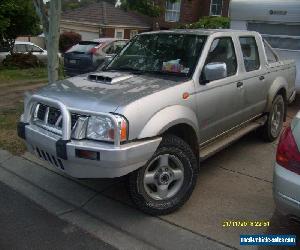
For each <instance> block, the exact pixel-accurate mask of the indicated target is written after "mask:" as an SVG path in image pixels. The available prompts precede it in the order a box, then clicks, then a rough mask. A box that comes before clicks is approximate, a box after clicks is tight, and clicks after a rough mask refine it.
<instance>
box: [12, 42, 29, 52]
mask: <svg viewBox="0 0 300 250" xmlns="http://www.w3.org/2000/svg"><path fill="white" fill-rule="evenodd" d="M26 51H27V50H26V45H25V44H16V45H15V47H14V52H16V53H25V52H26Z"/></svg>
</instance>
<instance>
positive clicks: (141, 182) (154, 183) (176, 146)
mask: <svg viewBox="0 0 300 250" xmlns="http://www.w3.org/2000/svg"><path fill="white" fill-rule="evenodd" d="M197 176H198V164H197V159H196V157H195V155H194V153H193V151H192V150H191V148H190V146H189V145H188V144H187V143H186V142H185V141H183V140H182V139H180V138H178V137H176V136H173V135H167V136H165V137H164V138H163V140H162V142H161V144H160V146H159V147H158V149H157V150H156V152H155V153H154V155H153V156H152V158H151V159H150V160H149V161H148V162H147V164H146V165H145V166H144V167H142V168H140V169H139V170H137V171H136V172H134V173H132V174H131V175H130V177H129V192H130V196H131V198H132V200H133V202H134V203H135V204H136V206H137V207H138V208H139V209H141V210H142V211H144V212H145V213H148V214H151V215H162V214H168V213H171V212H173V211H175V210H176V209H178V208H179V207H181V206H182V205H183V204H184V203H185V202H186V201H187V200H188V198H189V197H190V195H191V193H192V191H193V189H194V187H195V184H196V181H197Z"/></svg>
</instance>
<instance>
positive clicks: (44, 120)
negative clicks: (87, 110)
mask: <svg viewBox="0 0 300 250" xmlns="http://www.w3.org/2000/svg"><path fill="white" fill-rule="evenodd" d="M79 116H80V115H78V114H71V125H72V129H73V128H74V126H75V124H76V122H77V120H78V118H79ZM33 121H34V123H35V124H36V125H38V126H40V127H43V128H45V129H47V130H49V131H51V132H54V133H56V134H61V130H62V114H61V111H60V110H59V109H57V108H53V107H49V106H47V105H44V104H40V103H39V104H37V105H36V108H35V112H34V117H33Z"/></svg>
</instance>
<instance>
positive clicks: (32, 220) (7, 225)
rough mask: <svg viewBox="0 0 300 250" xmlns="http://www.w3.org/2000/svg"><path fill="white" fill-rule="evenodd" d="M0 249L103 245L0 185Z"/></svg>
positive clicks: (106, 249) (108, 248) (106, 247)
mask: <svg viewBox="0 0 300 250" xmlns="http://www.w3.org/2000/svg"><path fill="white" fill-rule="evenodd" d="M0 194H1V195H0V204H1V205H0V249H1V250H6V249H7V250H9V249H20V250H21V249H22V250H23V249H31V250H35V249H36V250H40V249H43V250H48V249H49V250H53V249H72V250H77V249H78V250H79V249H95V250H96V249H103V250H114V249H115V248H114V247H112V246H110V245H108V244H107V243H105V242H103V241H101V240H99V239H97V238H96V237H94V236H92V235H91V234H88V233H87V232H85V231H84V230H82V229H79V228H78V227H76V226H74V225H73V224H70V223H67V222H65V221H63V220H62V219H59V218H58V217H56V216H55V215H53V214H50V213H49V212H47V211H46V210H45V209H44V208H42V207H40V206H38V205H37V204H36V203H34V202H32V201H30V200H29V199H27V198H25V197H24V196H23V195H21V194H19V193H18V192H16V191H14V190H12V189H11V188H9V187H8V186H6V185H4V184H2V183H0Z"/></svg>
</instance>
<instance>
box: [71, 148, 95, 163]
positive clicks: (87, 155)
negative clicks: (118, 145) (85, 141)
mask: <svg viewBox="0 0 300 250" xmlns="http://www.w3.org/2000/svg"><path fill="white" fill-rule="evenodd" d="M75 154H76V157H78V158H83V159H88V160H95V161H100V153H99V152H96V151H90V150H83V149H75Z"/></svg>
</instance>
